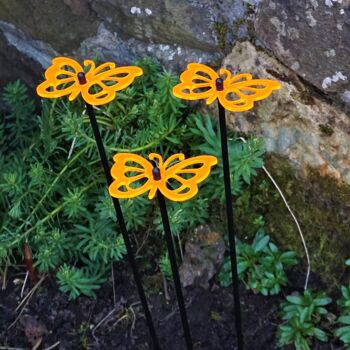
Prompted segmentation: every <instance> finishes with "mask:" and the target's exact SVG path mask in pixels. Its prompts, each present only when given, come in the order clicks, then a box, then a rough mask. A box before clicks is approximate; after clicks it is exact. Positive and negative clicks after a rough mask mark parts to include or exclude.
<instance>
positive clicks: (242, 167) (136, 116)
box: [0, 60, 264, 298]
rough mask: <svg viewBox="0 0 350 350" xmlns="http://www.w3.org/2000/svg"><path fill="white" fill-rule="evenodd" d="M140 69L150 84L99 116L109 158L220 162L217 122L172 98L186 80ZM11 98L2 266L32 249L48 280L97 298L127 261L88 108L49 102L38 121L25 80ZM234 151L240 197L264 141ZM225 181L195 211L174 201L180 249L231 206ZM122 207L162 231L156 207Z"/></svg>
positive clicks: (215, 183) (0, 183)
mask: <svg viewBox="0 0 350 350" xmlns="http://www.w3.org/2000/svg"><path fill="white" fill-rule="evenodd" d="M137 64H139V65H140V66H141V67H142V68H143V70H144V76H143V77H142V79H139V80H137V81H136V82H135V84H133V85H132V87H129V88H128V89H126V90H125V91H124V92H121V93H120V94H119V98H118V100H115V101H113V102H112V103H111V104H109V105H108V106H102V107H99V108H97V109H96V114H97V119H98V123H99V125H100V127H101V131H102V136H103V141H104V144H105V146H106V149H107V152H108V155H109V157H111V156H112V155H113V154H114V153H116V152H137V153H139V154H141V155H147V154H148V153H150V152H157V151H159V152H161V153H162V154H163V155H164V157H166V156H168V155H169V154H170V153H174V152H176V151H183V152H185V153H187V154H196V153H198V152H205V153H207V154H212V155H215V156H217V157H218V158H220V141H219V137H218V136H219V135H218V131H217V129H216V126H215V124H214V123H213V121H212V120H211V119H210V117H209V116H208V115H204V116H203V115H201V114H198V113H192V110H191V109H190V108H187V107H185V105H184V104H183V103H182V102H181V101H180V100H179V99H176V98H174V97H173V96H172V93H171V90H172V87H173V86H174V84H175V83H176V81H177V80H176V79H177V78H176V77H175V76H174V75H172V74H170V73H167V72H161V71H160V68H159V66H157V65H156V64H154V63H153V62H152V61H150V60H144V61H142V62H138V63H137ZM3 97H4V101H5V102H6V104H7V105H8V108H9V111H10V112H9V113H8V114H6V115H5V117H4V118H3V120H2V124H1V133H2V135H3V138H2V144H1V148H2V149H1V154H2V157H1V165H2V169H3V172H2V175H1V180H0V190H1V194H2V196H1V206H2V208H3V210H1V221H2V225H1V231H0V232H1V234H0V240H1V252H0V259H1V266H3V269H4V270H5V269H7V268H8V266H10V265H13V264H16V261H17V260H18V258H20V257H21V256H22V255H23V247H24V246H25V245H27V246H28V247H30V250H31V252H32V255H33V262H34V266H35V267H36V268H37V269H38V270H39V271H40V272H48V271H49V270H51V271H57V279H58V283H59V285H60V288H61V290H63V291H65V292H68V293H69V295H70V297H71V298H74V297H77V296H78V295H79V294H85V295H88V296H91V295H94V290H95V289H96V288H97V287H98V286H100V285H101V284H102V283H103V282H104V281H105V280H106V277H107V275H108V271H109V268H110V264H111V262H115V261H118V260H120V259H122V258H123V256H124V254H125V247H124V246H123V241H122V239H121V236H120V235H119V234H118V233H117V232H116V226H115V225H114V224H113V221H115V217H114V212H113V207H112V203H111V201H110V199H109V196H108V194H107V192H106V191H105V189H104V187H103V185H104V179H103V177H102V174H101V170H100V167H99V164H98V162H99V160H98V156H97V152H96V149H95V143H94V140H93V137H92V133H91V130H90V127H89V125H88V118H87V116H86V114H85V113H82V112H81V111H82V110H83V108H82V104H81V103H69V102H66V101H64V100H54V101H47V100H45V101H42V106H41V108H42V111H41V114H40V115H38V116H35V113H34V103H33V101H32V100H31V99H30V98H29V97H28V96H27V91H26V88H25V86H23V84H21V83H20V82H15V83H13V84H10V85H8V87H7V88H6V90H5V92H4V94H3ZM17 125H19V126H20V127H17ZM231 136H234V135H231ZM230 147H231V152H230V154H231V157H232V159H231V164H232V174H233V175H232V183H233V192H234V193H236V194H237V193H239V191H240V188H241V186H242V184H243V183H249V181H250V179H251V177H252V176H254V175H255V174H256V172H255V169H256V168H259V167H261V166H262V164H263V161H262V156H263V153H264V147H263V144H262V142H261V141H259V140H258V139H251V140H249V141H248V143H247V144H242V143H241V142H239V141H238V139H237V138H234V139H233V140H232V142H231V143H230ZM221 174H222V172H221V169H216V170H214V172H213V175H214V176H213V180H212V181H210V182H208V184H207V185H205V186H203V188H202V190H201V191H200V194H199V195H198V196H197V197H196V198H194V199H193V200H191V201H189V202H188V203H185V204H184V205H181V206H180V205H179V204H177V203H174V204H173V203H169V213H170V214H171V215H170V220H171V225H172V232H173V233H174V234H175V235H179V242H181V238H180V234H181V232H183V231H184V230H185V228H186V230H189V229H191V228H193V227H194V226H195V225H198V224H199V223H203V222H205V221H207V219H208V215H209V213H210V204H213V203H214V202H215V201H220V200H221V199H222V195H223V193H224V191H223V182H222V178H221V176H222V175H221ZM209 199H210V201H211V203H209ZM122 206H123V213H124V216H125V220H126V223H127V225H128V229H129V230H131V231H133V232H136V231H138V230H140V229H141V228H144V227H145V226H148V227H150V229H151V230H152V228H153V231H157V232H160V231H161V226H160V218H159V213H158V211H157V209H156V207H155V205H154V204H153V203H148V202H147V201H146V200H145V199H144V198H137V199H135V200H132V201H128V200H126V201H123V202H122ZM188 208H191V209H192V210H191V212H192V215H188V213H187V209H188ZM156 234H160V233H156ZM135 240H137V236H135ZM160 255H161V254H158V257H156V258H160ZM3 272H4V271H3Z"/></svg>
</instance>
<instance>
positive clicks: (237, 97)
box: [173, 63, 280, 112]
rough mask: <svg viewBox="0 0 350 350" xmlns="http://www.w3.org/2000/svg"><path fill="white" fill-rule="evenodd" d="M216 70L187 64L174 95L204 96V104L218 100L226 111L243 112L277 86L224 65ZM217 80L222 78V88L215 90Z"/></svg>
mask: <svg viewBox="0 0 350 350" xmlns="http://www.w3.org/2000/svg"><path fill="white" fill-rule="evenodd" d="M219 73H220V74H217V73H216V72H215V71H214V70H213V69H212V68H210V67H208V66H206V65H204V64H200V63H190V64H189V65H188V66H187V69H186V70H185V71H184V72H183V73H182V74H181V75H180V84H178V85H176V86H175V87H174V89H173V94H174V96H176V97H178V98H182V99H185V100H198V99H206V103H207V104H211V103H212V102H214V101H215V100H216V99H218V100H219V102H220V103H221V105H222V106H224V107H225V108H226V109H227V110H230V111H232V112H243V111H246V110H248V109H251V108H252V107H253V106H254V102H255V101H259V100H262V99H264V98H266V97H268V96H269V95H270V94H271V93H272V91H273V90H276V89H279V88H280V83H279V82H277V81H274V80H268V79H253V77H252V75H251V74H248V73H241V74H237V75H232V74H231V72H230V71H229V70H227V69H224V68H222V69H220V71H219ZM218 79H222V81H223V88H222V89H218V85H217V81H218Z"/></svg>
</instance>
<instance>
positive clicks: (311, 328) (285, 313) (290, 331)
mask: <svg viewBox="0 0 350 350" xmlns="http://www.w3.org/2000/svg"><path fill="white" fill-rule="evenodd" d="M331 301H332V299H331V298H329V297H327V296H326V294H325V293H324V292H312V291H310V290H308V289H306V290H305V291H304V293H303V294H302V295H300V294H298V295H289V296H287V297H286V302H284V303H283V304H282V305H281V308H282V312H281V317H282V320H284V321H285V323H283V324H282V325H280V326H279V327H278V334H277V336H278V345H279V346H284V345H288V344H294V346H295V348H296V349H297V350H299V349H300V350H309V349H310V344H311V342H312V340H313V339H314V338H316V339H318V340H320V341H323V342H326V341H327V340H328V336H327V334H326V333H325V332H324V331H323V330H322V329H320V328H319V326H320V324H321V321H322V317H324V316H325V315H327V314H328V311H327V309H326V308H325V306H326V305H328V304H330V303H331Z"/></svg>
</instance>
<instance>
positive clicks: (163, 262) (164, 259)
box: [159, 253, 173, 280]
mask: <svg viewBox="0 0 350 350" xmlns="http://www.w3.org/2000/svg"><path fill="white" fill-rule="evenodd" d="M159 268H160V271H162V274H163V275H164V277H165V278H166V279H169V280H170V279H171V278H172V276H173V274H172V272H171V265H170V260H169V256H168V253H166V254H164V255H162V256H161V257H160V259H159Z"/></svg>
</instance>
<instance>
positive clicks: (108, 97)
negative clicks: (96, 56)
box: [82, 60, 143, 106]
mask: <svg viewBox="0 0 350 350" xmlns="http://www.w3.org/2000/svg"><path fill="white" fill-rule="evenodd" d="M84 66H86V67H88V66H90V69H89V71H88V72H87V73H86V80H87V84H86V85H82V95H83V98H84V100H85V101H86V102H88V103H90V104H91V105H95V106H98V105H103V104H105V103H108V102H110V101H112V100H113V99H114V98H115V95H116V92H117V91H119V90H123V89H125V88H126V87H128V86H129V85H130V84H131V83H132V82H133V81H134V79H135V78H136V77H138V76H140V75H142V74H143V71H142V69H141V68H139V67H136V66H126V67H116V66H115V63H112V62H107V63H103V64H101V65H100V66H98V67H96V68H95V64H94V62H93V61H90V60H85V61H84Z"/></svg>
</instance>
